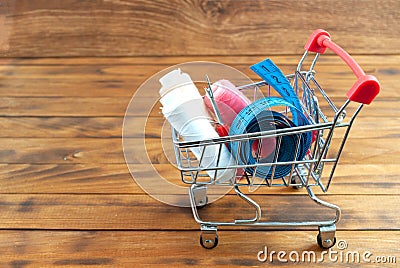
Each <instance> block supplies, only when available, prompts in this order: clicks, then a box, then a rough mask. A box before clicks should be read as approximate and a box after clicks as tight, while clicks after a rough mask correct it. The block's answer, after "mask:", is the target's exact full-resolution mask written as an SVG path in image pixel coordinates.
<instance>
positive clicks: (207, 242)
mask: <svg viewBox="0 0 400 268" xmlns="http://www.w3.org/2000/svg"><path fill="white" fill-rule="evenodd" d="M200 245H201V246H202V247H203V248H206V249H212V248H215V247H216V246H217V245H218V234H215V236H214V238H212V237H209V235H207V238H204V237H203V234H201V235H200Z"/></svg>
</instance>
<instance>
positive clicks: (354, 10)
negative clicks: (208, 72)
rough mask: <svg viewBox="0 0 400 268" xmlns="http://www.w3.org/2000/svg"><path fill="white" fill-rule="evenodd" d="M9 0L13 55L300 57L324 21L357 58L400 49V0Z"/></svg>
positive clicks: (8, 42) (7, 40) (9, 52)
mask: <svg viewBox="0 0 400 268" xmlns="http://www.w3.org/2000/svg"><path fill="white" fill-rule="evenodd" d="M8 2H9V3H8V5H7V6H6V8H3V14H5V15H6V17H5V23H4V26H6V27H7V28H6V29H7V33H8V34H7V36H6V37H4V41H3V42H2V43H4V45H3V46H2V47H4V48H3V54H4V55H6V56H8V57H53V56H55V57H66V56H141V55H260V54H264V53H269V54H298V53H301V52H302V48H303V45H304V43H305V42H306V40H307V38H308V37H309V35H310V34H311V32H312V31H313V30H314V29H318V28H320V27H321V22H324V23H322V26H324V28H325V29H326V30H328V31H331V34H332V35H333V38H334V39H335V40H337V41H338V42H339V43H340V44H341V45H342V46H343V47H345V48H346V49H348V50H349V51H350V52H351V53H359V54H382V53H385V54H395V53H399V52H400V50H399V48H400V43H399V40H398V38H396V36H397V35H398V34H399V28H398V27H393V18H396V17H397V16H398V13H397V12H398V10H399V3H398V1H395V0H391V1H372V0H367V1H361V2H360V1H352V2H351V3H350V4H349V2H348V1H345V0H340V1H335V2H331V1H324V0H315V1H313V2H312V3H309V2H302V1H296V2H294V3H293V2H291V1H285V2H282V1H280V0H279V1H278V0H275V1H268V2H265V1H262V0H257V1H252V3H251V4H250V3H248V2H247V1H245V0H240V1H238V0H236V1H220V2H214V1H206V2H202V1H184V2H183V1H178V0H174V1H166V0H163V1H148V0H146V1H89V2H77V1H72V0H67V1H62V3H57V4H55V3H54V1H49V0H47V1H45V0H43V1H39V2H35V3H34V4H33V3H32V2H31V1H28V0H23V1H15V0H14V1H8ZM350 6H351V8H349V7H350ZM4 9H5V10H4ZM327 10H329V14H327ZM283 11H284V12H285V16H284V19H283V17H282V14H283V13H282V12H283ZM338 22H341V23H338ZM360 25H362V26H363V27H362V29H360ZM210 37H212V39H211V41H210ZM49 44H51V45H49Z"/></svg>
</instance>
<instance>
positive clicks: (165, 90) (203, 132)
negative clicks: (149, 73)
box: [160, 69, 236, 182]
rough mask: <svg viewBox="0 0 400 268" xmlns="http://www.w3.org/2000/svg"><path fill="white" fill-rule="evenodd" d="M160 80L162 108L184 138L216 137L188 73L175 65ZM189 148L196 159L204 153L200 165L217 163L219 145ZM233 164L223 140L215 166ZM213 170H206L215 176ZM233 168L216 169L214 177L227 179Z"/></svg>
mask: <svg viewBox="0 0 400 268" xmlns="http://www.w3.org/2000/svg"><path fill="white" fill-rule="evenodd" d="M160 83H161V85H162V87H161V89H160V95H161V99H160V102H161V104H162V105H163V108H162V112H163V114H164V116H165V118H166V119H167V120H168V122H169V123H170V124H171V125H172V126H173V127H174V128H175V129H176V130H177V131H178V133H179V134H180V135H181V136H182V138H183V140H184V141H199V140H204V139H210V138H217V137H219V136H218V133H217V132H216V131H215V129H214V127H213V126H212V125H211V123H210V119H209V115H208V113H207V110H206V107H205V105H204V102H203V99H202V97H201V95H200V93H199V91H198V90H197V87H196V86H195V84H194V83H193V81H192V79H191V78H190V76H189V75H188V74H186V73H182V72H181V70H180V69H177V70H174V71H172V72H169V73H168V74H166V75H164V76H163V77H162V78H161V79H160ZM190 150H191V151H192V152H193V154H194V155H195V156H196V158H197V159H198V160H200V157H201V155H202V154H203V156H202V161H201V167H203V168H212V167H217V160H218V158H217V156H218V153H219V150H220V145H207V146H206V148H205V149H204V147H191V148H190ZM203 150H204V153H203ZM234 164H235V162H234V160H233V157H232V155H231V154H230V152H229V151H228V149H227V148H226V146H225V145H224V144H223V145H222V148H221V152H220V159H219V162H218V167H226V166H229V165H234ZM215 172H216V171H215V170H209V171H207V174H208V175H209V176H210V177H211V178H214V177H215ZM235 172H236V171H235V169H222V170H218V172H217V175H216V179H217V180H218V181H219V182H225V181H228V180H230V179H231V178H232V177H233V176H234V175H235Z"/></svg>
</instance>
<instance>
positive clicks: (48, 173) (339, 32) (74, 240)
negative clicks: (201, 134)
mask: <svg viewBox="0 0 400 268" xmlns="http://www.w3.org/2000/svg"><path fill="white" fill-rule="evenodd" d="M399 3H400V2H399V1H395V0H387V1H384V0H377V1H374V0H364V1H356V0H351V1H346V0H338V1H327V0H315V1H311V2H310V1H307V2H304V1H289V0H285V1H278V0H271V1H263V0H254V1H246V0H221V1H214V0H185V1H183V0H172V1H167V0H156V1H150V0H93V1H75V0H65V1H50V0H39V1H28V0H18V1H17V0H4V1H1V0H0V57H1V58H0V128H1V131H0V211H1V213H0V252H1V254H0V266H1V267H55V266H63V267H70V266H75V267H82V266H95V267H142V266H147V267H152V266H165V267H181V266H197V267H204V266H210V267H214V266H216V267H242V266H253V267H263V266H269V265H271V266H272V265H276V266H285V265H286V264H282V263H280V262H278V260H277V259H276V257H275V259H274V261H273V262H272V263H261V262H259V261H258V260H257V253H258V252H259V251H260V250H262V249H263V248H264V246H268V249H270V250H275V251H279V250H287V251H292V250H298V251H299V252H301V251H304V250H315V251H316V252H319V253H320V252H321V249H319V248H318V247H317V245H316V234H317V227H315V228H313V227H307V228H289V229H284V228H280V229H277V228H275V229H251V228H247V227H240V228H219V235H220V244H219V246H218V247H217V248H215V249H214V250H211V251H208V250H205V249H203V248H201V246H200V245H199V233H200V232H199V225H198V224H197V223H196V222H195V221H194V220H193V216H192V213H191V211H190V209H189V208H177V207H173V206H168V205H166V204H163V203H161V202H158V201H156V200H154V199H153V198H151V197H150V196H149V195H147V194H146V193H145V192H144V191H143V190H142V189H141V187H140V185H138V184H137V183H136V182H135V181H134V180H133V178H132V176H131V174H130V172H129V170H128V167H127V165H126V164H125V159H124V154H123V147H122V141H121V137H122V124H123V120H124V115H125V111H126V108H127V105H128V103H129V101H130V99H131V97H132V96H133V95H134V94H135V93H137V92H138V88H139V87H140V85H142V84H143V83H144V82H145V81H146V80H147V79H148V78H149V77H151V76H152V75H153V74H155V73H157V72H159V71H161V70H164V69H165V68H167V67H169V66H171V65H174V64H179V63H184V62H189V61H213V62H219V63H223V64H227V65H229V66H232V67H234V68H236V69H238V70H240V71H241V72H243V73H244V74H245V75H247V76H248V77H249V78H251V79H253V80H258V79H259V78H257V77H256V76H255V75H254V74H253V73H252V72H251V71H250V70H249V68H248V67H249V66H250V65H252V64H254V63H256V62H259V61H261V60H263V59H264V58H265V57H270V58H272V59H273V60H274V62H276V63H277V64H278V66H279V67H280V68H281V69H282V70H283V72H284V73H287V74H288V73H292V72H293V71H294V70H295V68H296V65H297V62H298V60H299V59H300V57H301V54H302V53H303V46H304V43H305V42H306V40H307V38H308V37H309V35H310V34H311V32H312V31H313V30H314V29H317V28H325V29H326V30H328V31H329V32H330V33H331V35H332V38H333V40H334V41H336V42H337V43H338V44H340V45H341V46H343V47H344V48H345V49H346V50H348V51H349V52H350V53H351V54H352V55H354V57H355V59H356V60H357V61H358V62H359V63H360V65H361V66H362V68H363V69H364V70H365V72H366V73H368V74H373V75H375V76H377V77H378V79H379V80H380V82H381V84H382V92H381V93H380V94H379V96H378V98H377V100H376V101H375V102H374V103H373V104H372V105H370V106H367V107H365V109H364V110H363V111H362V112H361V114H360V116H359V117H358V118H357V120H356V122H355V125H354V128H353V130H352V132H351V133H350V138H349V141H348V144H347V145H346V147H345V151H344V153H343V156H342V160H341V162H340V164H339V166H338V168H337V171H336V174H335V177H334V178H333V181H332V185H331V187H330V189H329V192H328V193H326V194H323V193H321V191H319V190H317V191H316V194H317V195H318V196H319V197H321V198H322V199H324V200H327V201H329V202H332V203H334V204H337V205H339V206H340V207H341V208H342V213H343V215H342V219H341V221H340V222H339V223H338V225H337V227H338V232H337V234H336V236H337V239H338V240H345V241H346V242H347V243H348V245H349V246H348V250H349V251H354V250H359V251H360V252H364V251H366V250H369V251H371V252H372V253H373V256H396V257H397V262H399V261H400V259H399V258H400V252H399V250H398V247H396V246H393V245H397V244H398V243H399V241H400V233H399V230H400V224H399V223H400V218H399V217H400V216H399V213H398V207H399V206H400V195H399V190H400V182H399V181H398V171H399V161H400V153H399V149H398V146H397V144H399V134H398V133H399V131H400V120H399V116H400V114H399V109H398V107H399V104H400V85H399V82H398V81H399V74H400V66H399V62H400V41H399V40H400V39H399V38H398V37H397V36H399V34H400V27H399V26H398V25H397V24H396V21H397V20H398V18H399V17H400V4H399ZM307 64H309V62H308V63H307ZM207 73H208V74H209V75H210V77H211V79H212V80H215V79H216V78H215V75H214V71H213V70H207ZM316 77H317V79H318V81H319V82H320V83H321V85H322V86H323V87H324V89H325V90H326V92H328V94H329V96H330V97H331V98H332V99H333V100H334V101H335V102H336V103H338V104H341V103H342V102H343V101H344V97H345V93H346V91H347V90H348V88H349V87H351V86H352V85H353V83H354V81H355V77H354V75H352V74H351V72H350V70H349V69H348V67H346V66H345V64H344V63H343V62H342V61H341V60H340V59H339V58H338V57H336V56H334V55H332V54H331V53H328V55H323V56H322V57H320V61H319V62H318V65H317V74H316ZM152 85H153V86H154V91H151V90H150V91H143V92H140V93H141V96H140V97H139V100H140V101H139V102H138V105H137V106H136V107H135V110H134V112H133V113H132V114H129V116H131V118H130V119H131V120H132V122H133V124H132V125H131V128H132V129H131V131H130V132H129V136H128V137H125V138H127V139H126V141H127V146H128V147H129V148H131V149H132V152H130V153H128V160H129V162H130V163H131V164H132V165H131V166H130V167H131V168H132V167H133V170H134V172H133V173H134V177H135V178H148V177H149V176H154V173H152V171H153V170H156V171H157V172H158V173H159V174H160V176H162V178H164V179H166V180H167V181H170V182H172V183H174V184H177V185H182V182H181V181H180V176H179V172H178V170H177V169H176V168H174V167H173V166H172V165H171V164H170V162H169V159H168V158H169V157H172V158H173V155H172V151H171V147H170V146H169V147H168V146H166V147H165V152H163V151H162V150H161V148H162V142H161V139H160V137H161V134H164V132H162V128H161V126H163V124H164V119H163V117H162V115H161V114H160V113H159V110H158V106H154V107H153V104H155V103H156V102H157V98H158V93H157V91H158V88H159V83H158V81H153V84H152ZM149 107H150V108H149ZM150 110H151V113H150V117H149V118H147V117H146V116H147V113H148V112H149V111H150ZM146 120H147V124H146V127H144V126H143V122H145V121H146ZM143 136H144V137H145V144H146V146H147V152H146V153H143V152H139V153H138V152H137V151H135V149H137V148H138V146H139V145H141V144H143ZM336 140H338V139H337V138H335V141H336ZM164 143H165V144H164V145H166V144H170V140H169V139H168V138H166V139H165V140H164ZM146 154H147V155H146ZM147 157H149V159H150V162H151V163H152V164H151V165H150V164H149V163H147V162H148V161H146V159H147ZM159 186H160V185H159V184H157V181H156V185H154V189H155V191H156V192H157V191H161V190H163V189H160V187H159ZM157 187H158V188H157ZM243 190H244V191H245V192H248V190H247V189H243ZM251 196H252V198H254V199H255V200H257V201H259V202H260V204H261V206H262V208H263V219H267V220H277V221H293V220H311V219H323V220H326V219H328V218H330V217H332V216H333V214H332V212H331V211H329V210H326V209H324V208H321V207H318V206H317V205H316V204H315V203H313V202H312V201H311V200H310V199H309V198H308V196H307V194H306V190H305V189H300V190H295V189H292V188H284V187H272V188H269V187H263V188H262V189H260V190H258V191H257V192H255V193H252V195H251ZM168 197H171V196H168ZM179 197H182V198H186V199H187V198H188V196H187V195H186V194H184V195H181V196H179ZM253 213H254V211H253V210H251V209H249V207H248V205H247V203H245V202H244V201H241V200H240V199H238V198H237V197H236V196H235V194H234V192H233V191H231V192H229V193H228V194H227V195H226V196H224V198H222V199H220V200H219V201H217V202H215V203H213V204H211V205H208V206H206V207H205V208H204V209H203V210H201V211H200V214H201V216H202V217H205V218H207V219H211V220H221V219H222V220H224V219H225V220H232V219H234V218H245V217H252V216H253ZM333 249H334V250H338V248H337V246H335V247H334V248H333ZM323 264H324V265H326V266H329V267H338V266H339V267H348V266H352V265H353V264H348V263H338V262H336V263H335V262H331V261H325V262H324V263H323ZM299 265H304V266H307V267H309V266H319V265H320V264H316V265H314V264H309V263H299ZM363 265H364V264H363V263H360V264H355V266H359V267H363ZM368 266H370V267H382V264H377V263H372V264H371V263H370V264H368ZM387 266H388V267H395V266H396V264H387Z"/></svg>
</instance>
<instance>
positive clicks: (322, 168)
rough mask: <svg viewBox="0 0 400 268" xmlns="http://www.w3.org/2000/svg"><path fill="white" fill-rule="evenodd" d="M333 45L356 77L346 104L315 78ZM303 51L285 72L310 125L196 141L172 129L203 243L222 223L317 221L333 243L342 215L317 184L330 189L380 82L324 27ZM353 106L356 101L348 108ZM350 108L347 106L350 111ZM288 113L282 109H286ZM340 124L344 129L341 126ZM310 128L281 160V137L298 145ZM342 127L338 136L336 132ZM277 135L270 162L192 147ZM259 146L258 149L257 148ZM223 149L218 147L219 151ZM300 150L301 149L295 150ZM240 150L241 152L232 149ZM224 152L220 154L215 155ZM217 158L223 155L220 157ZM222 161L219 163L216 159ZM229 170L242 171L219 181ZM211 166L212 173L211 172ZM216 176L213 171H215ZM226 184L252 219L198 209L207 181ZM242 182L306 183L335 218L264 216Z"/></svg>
mask: <svg viewBox="0 0 400 268" xmlns="http://www.w3.org/2000/svg"><path fill="white" fill-rule="evenodd" d="M327 48H329V49H330V50H332V51H333V52H334V53H335V54H337V55H338V56H339V57H340V58H342V59H343V60H344V62H345V63H346V64H347V65H348V66H349V67H350V69H351V70H352V71H353V72H354V74H355V75H356V77H357V81H356V83H355V84H354V85H353V87H352V88H351V89H350V90H349V92H348V93H347V98H346V100H345V101H344V103H343V105H341V106H336V104H335V102H334V101H333V100H332V99H331V98H330V97H329V96H328V94H327V93H326V92H325V90H324V89H323V88H322V87H321V86H320V84H319V83H318V82H317V81H316V79H315V76H316V75H315V73H316V72H315V71H314V67H315V66H316V63H317V61H318V58H319V56H320V54H323V53H324V52H325V50H326V49H327ZM305 50H306V51H305V53H304V55H303V57H302V58H301V60H300V62H299V64H298V66H297V70H296V71H295V72H294V73H293V74H289V75H287V76H286V77H287V79H288V80H289V81H290V83H291V85H292V86H293V88H294V89H295V91H296V93H297V96H298V99H299V100H300V101H301V106H302V110H303V111H302V112H303V113H304V114H305V116H306V117H307V118H308V121H309V124H307V125H302V126H293V127H290V128H282V129H274V130H267V131H259V132H253V133H246V134H239V135H228V136H225V137H219V138H213V139H207V140H198V141H183V139H182V138H181V137H180V135H179V133H177V131H176V130H174V129H172V137H173V144H174V151H175V155H176V160H177V166H178V168H179V170H180V172H181V177H182V181H183V182H184V183H186V184H191V186H190V188H189V197H190V203H191V208H192V212H193V216H194V219H195V220H196V222H197V223H199V224H200V228H201V235H200V244H201V245H202V246H203V247H205V248H213V247H215V246H216V245H217V244H218V235H217V228H218V227H219V226H254V227H297V226H318V228H319V234H318V236H317V242H318V244H319V246H320V247H322V248H330V247H332V246H333V245H334V244H335V240H336V238H335V232H336V225H335V224H336V223H337V222H338V221H339V218H340V208H339V207H338V206H336V205H334V204H331V203H328V202H326V201H323V200H321V199H319V198H318V197H317V196H316V195H315V194H314V192H313V190H312V188H313V187H319V188H320V189H321V190H322V191H323V192H326V191H328V189H329V186H330V184H331V180H332V178H333V175H334V172H335V169H336V167H337V164H338V161H339V158H340V156H341V154H342V150H343V147H344V145H345V143H346V140H347V138H348V134H349V131H350V129H351V127H352V125H353V122H354V119H355V118H356V116H357V115H358V114H359V112H360V111H361V109H362V108H363V106H364V104H369V103H371V102H372V100H373V99H374V98H375V96H376V95H377V94H378V93H379V90H380V85H379V82H378V80H377V79H376V78H375V77H374V76H372V75H366V74H365V73H364V72H363V70H362V69H361V67H360V66H359V65H358V64H357V63H356V62H355V61H354V59H353V58H352V57H351V56H350V55H349V54H347V53H346V52H345V51H344V50H343V49H342V48H341V47H339V46H338V45H337V44H335V43H334V42H333V41H331V39H330V35H329V34H328V33H327V32H326V31H323V30H316V31H315V32H314V33H313V34H312V35H311V37H310V38H309V40H308V41H307V43H306V45H305ZM310 52H312V53H313V54H314V53H315V57H314V58H313V60H312V61H310V62H311V63H310V64H309V65H310V68H309V69H308V70H306V71H304V70H303V68H304V67H303V63H304V62H305V60H306V58H307V56H308V55H309V54H310ZM265 87H266V88H268V90H267V92H270V91H271V88H270V85H268V83H267V82H266V81H260V82H256V83H252V84H247V85H243V86H239V87H238V89H239V90H243V91H244V90H254V89H255V88H256V89H257V88H265ZM350 104H352V105H351V106H354V107H353V108H351V109H350ZM347 109H349V110H347ZM283 113H284V112H283ZM339 129H340V131H338V130H339ZM310 132H311V133H312V135H313V143H312V144H311V146H310V148H309V149H308V151H307V153H306V154H305V155H304V157H303V158H302V159H298V158H297V157H296V155H298V154H297V153H296V154H294V156H293V157H292V158H291V159H286V160H285V161H280V160H279V157H278V155H279V150H280V145H281V143H282V140H284V139H285V137H288V136H290V137H295V139H296V140H295V144H296V145H297V146H298V144H300V143H301V142H302V140H301V139H302V137H303V134H304V133H310ZM337 132H339V134H340V135H339V138H338V137H337V136H335V135H336V133H337ZM267 138H274V139H276V150H275V154H274V157H273V158H271V159H270V161H268V162H265V161H264V162H262V161H259V160H260V159H259V158H258V157H256V159H255V161H254V162H252V163H242V162H240V161H238V160H237V159H236V162H235V163H234V164H232V165H228V166H223V167H221V166H219V165H218V164H216V165H213V166H206V167H205V166H204V165H202V164H203V163H202V157H199V158H196V157H194V156H193V154H192V153H191V150H190V149H193V148H200V149H202V150H203V151H204V150H206V149H207V147H209V146H219V148H222V146H226V144H231V145H232V144H235V143H236V144H237V146H230V149H231V150H233V148H235V150H240V148H242V146H241V145H242V144H244V143H249V142H254V141H259V142H258V144H259V147H260V144H261V143H262V142H260V141H261V140H262V139H267ZM258 149H260V148H258ZM220 151H221V150H219V152H220ZM296 151H297V150H296ZM232 153H233V154H235V155H238V154H239V152H237V151H236V152H232ZM216 157H218V158H219V157H220V153H219V154H218V155H217V156H216ZM218 160H219V159H218ZM218 160H217V161H216V163H218ZM281 166H285V167H289V168H290V172H288V174H286V175H285V176H283V177H279V176H278V175H276V173H275V171H276V170H277V169H278V168H279V167H281ZM260 167H269V170H270V172H269V176H267V177H264V178H263V179H261V180H260V179H256V177H257V172H256V170H257V169H258V168H260ZM227 169H235V170H236V171H237V170H240V171H241V172H236V173H234V174H236V175H234V176H232V179H230V180H228V181H226V180H224V181H222V182H221V181H219V180H218V179H217V175H216V174H217V172H222V171H224V170H227ZM210 171H211V172H210ZM212 172H214V174H215V175H214V176H210V174H213V173H212ZM210 185H213V186H218V185H228V186H232V187H233V188H234V191H235V193H236V194H237V195H238V196H239V197H240V198H242V199H244V200H245V201H247V202H248V203H249V204H250V205H251V206H253V207H254V209H255V217H254V218H251V219H236V220H233V221H229V222H223V221H221V222H218V221H205V220H202V219H201V218H200V216H199V213H198V208H199V207H201V206H204V205H206V204H207V186H210ZM242 186H252V187H261V186H268V187H273V186H281V187H295V188H305V189H306V190H307V193H308V196H309V197H310V198H311V199H312V200H313V201H315V202H316V203H317V204H318V205H321V206H323V207H327V208H329V209H332V210H333V211H334V212H335V213H336V215H335V217H334V218H333V219H328V220H316V221H293V222H289V221H287V222H284V221H282V222H269V221H261V211H262V210H261V207H260V205H259V204H258V203H257V202H255V201H254V200H253V199H251V198H250V197H249V195H247V194H244V193H243V192H242V191H241V190H240V187H242Z"/></svg>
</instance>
